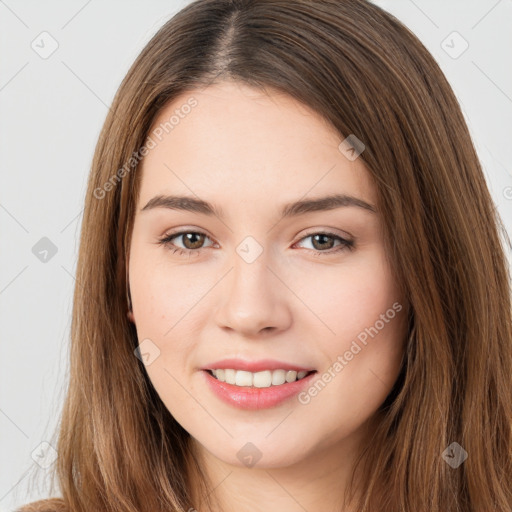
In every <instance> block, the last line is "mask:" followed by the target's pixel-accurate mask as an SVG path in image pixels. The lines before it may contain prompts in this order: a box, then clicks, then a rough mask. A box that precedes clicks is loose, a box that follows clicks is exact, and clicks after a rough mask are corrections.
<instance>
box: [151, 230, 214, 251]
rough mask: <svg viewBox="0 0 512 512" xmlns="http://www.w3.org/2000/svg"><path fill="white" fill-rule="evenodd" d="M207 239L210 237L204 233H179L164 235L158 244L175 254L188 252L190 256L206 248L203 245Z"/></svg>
mask: <svg viewBox="0 0 512 512" xmlns="http://www.w3.org/2000/svg"><path fill="white" fill-rule="evenodd" d="M180 239H181V242H180ZM207 239H208V240H210V237H209V236H207V235H206V234H205V233H201V232H198V231H180V232H179V233H172V234H170V235H166V236H165V237H164V238H162V239H160V240H159V242H158V243H159V244H162V245H164V246H166V247H168V248H169V249H171V250H173V251H175V252H176V251H178V252H180V253H187V252H189V254H192V253H193V252H199V251H200V250H201V249H203V248H205V247H208V246H205V245H204V243H205V240H207ZM210 245H212V244H210Z"/></svg>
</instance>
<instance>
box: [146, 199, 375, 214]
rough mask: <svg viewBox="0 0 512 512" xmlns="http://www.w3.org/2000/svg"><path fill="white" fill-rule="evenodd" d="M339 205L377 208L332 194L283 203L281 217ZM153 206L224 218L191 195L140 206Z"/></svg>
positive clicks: (158, 200) (370, 210) (360, 200)
mask: <svg viewBox="0 0 512 512" xmlns="http://www.w3.org/2000/svg"><path fill="white" fill-rule="evenodd" d="M341 207H356V208H361V209H363V210H366V211H368V212H371V213H376V212H377V209H376V208H375V206H373V205H372V204H369V203H367V202H366V201H363V200H362V199H359V198H357V197H354V196H350V195H346V194H334V195H329V196H325V197H319V198H315V199H304V200H300V201H296V202H293V203H288V204H285V205H284V206H283V208H282V210H281V218H286V217H296V216H299V215H303V214H305V213H311V212H318V211H325V210H334V209H335V208H341ZM154 208H168V209H170V210H183V211H189V212H196V213H202V214H204V215H211V216H213V215H214V216H216V217H219V218H221V219H222V218H224V214H223V211H222V209H221V208H218V207H216V206H215V205H213V204H211V203H209V202H208V201H204V200H202V199H198V198H195V197H191V196H168V195H158V196H155V197H153V198H152V199H150V200H149V201H148V203H147V204H146V206H144V207H143V208H141V210H140V211H141V212H143V211H148V210H152V209H154Z"/></svg>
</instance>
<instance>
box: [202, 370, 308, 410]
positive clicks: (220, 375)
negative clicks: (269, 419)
mask: <svg viewBox="0 0 512 512" xmlns="http://www.w3.org/2000/svg"><path fill="white" fill-rule="evenodd" d="M201 373H202V374H203V375H204V376H205V381H206V382H205V384H206V385H207V387H208V388H209V389H210V390H211V392H212V393H213V394H214V395H216V396H217V397H218V398H219V399H220V400H222V401H223V402H224V403H227V404H228V405H230V406H232V407H235V408H237V409H245V410H253V411H256V410H262V409H271V408H274V407H278V406H280V405H282V404H284V403H286V402H288V401H289V400H291V399H292V398H293V397H296V396H297V395H298V394H299V393H300V392H301V391H303V390H304V389H305V388H306V387H307V386H309V385H311V384H312V381H313V379H314V375H315V374H316V373H318V372H317V371H316V370H312V371H306V370H299V372H297V371H294V370H286V371H285V370H279V369H276V370H263V371H260V372H256V373H254V374H253V373H251V372H247V371H244V370H234V369H226V368H222V369H217V370H212V369H203V370H202V372H201ZM299 373H300V376H299ZM303 374H304V375H303ZM221 379H224V380H221ZM298 403H299V402H298V401H297V404H298Z"/></svg>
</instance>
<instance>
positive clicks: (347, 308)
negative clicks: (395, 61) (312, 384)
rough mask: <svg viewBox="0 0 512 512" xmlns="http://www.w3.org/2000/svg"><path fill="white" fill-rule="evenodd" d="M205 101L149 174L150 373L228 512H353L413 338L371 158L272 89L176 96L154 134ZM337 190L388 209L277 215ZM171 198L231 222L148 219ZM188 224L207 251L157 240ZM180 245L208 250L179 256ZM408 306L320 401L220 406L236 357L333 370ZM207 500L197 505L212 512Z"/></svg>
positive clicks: (137, 242) (134, 289) (139, 312)
mask: <svg viewBox="0 0 512 512" xmlns="http://www.w3.org/2000/svg"><path fill="white" fill-rule="evenodd" d="M191 96H193V97H194V98H195V99H196V100H197V102H198V104H197V106H195V107H194V108H193V109H192V110H191V111H190V113H189V114H188V115H186V116H183V118H181V119H180V121H179V124H177V125H176V126H175V127H174V129H173V130H172V131H169V133H168V134H167V135H165V136H164V137H162V140H161V141H158V144H157V145H156V147H154V148H153V149H151V150H150V151H149V153H148V154H147V155H146V156H145V158H144V160H143V164H142V183H141V189H140V194H139V198H138V202H137V212H136V216H135V221H134V226H133V232H132V239H131V244H130V258H129V285H130V293H131V298H132V305H133V310H132V311H133V313H130V314H129V318H130V320H131V321H132V322H134V323H135V325H136V329H137V334H138V338H139V342H142V341H143V340H145V339H147V338H149V339H150V340H151V343H153V344H154V345H156V346H157V347H158V349H159V350H160V354H159V356H158V357H157V358H156V359H155V360H154V361H153V362H152V363H151V364H149V365H148V366H146V370H147V372H148V375H149V378H150V379H151V381H152V383H153V385H154V387H155V389H156V390H157V392H158V393H159V395H160V397H161V399H162V401H163V402H164V404H165V405H166V407H167V408H168V409H169V411H170V412H171V413H172V415H173V416H174V417H175V418H176V420H177V421H178V422H179V423H180V424H181V425H182V426H183V427H184V428H185V429H186V430H187V431H188V432H189V433H190V434H191V436H192V438H193V440H194V450H195V451H196V452H197V454H198V456H199V457H200V458H201V460H202V468H203V470H204V471H205V472H206V474H207V475H208V476H209V477H210V478H211V481H212V483H213V485H214V486H216V488H215V490H214V491H213V493H212V494H211V496H210V498H212V497H213V498H216V499H218V500H219V503H221V504H222V510H224V511H227V512H231V511H233V512H234V511H235V510H237V511H238V510H248V509H249V508H250V509H251V510H254V511H259V510H261V511H263V510H265V511H266V510H280V511H282V512H288V511H294V512H295V511H298V510H303V508H304V509H306V510H326V511H328V510H329V511H331V510H341V508H340V503H341V502H342V494H343V491H344V489H345V486H346V482H347V479H348V477H349V475H350V470H351V468H352V465H353V462H354V457H355V454H356V452H357V449H358V448H359V447H360V446H361V445H362V443H364V442H365V435H368V433H369V432H371V428H372V425H373V423H372V422H373V421H374V419H375V417H376V416H375V412H376V411H377V409H378V407H379V406H380V405H381V404H382V402H383V401H384V399H385V397H386V396H387V395H388V393H389V392H390V390H391V388H392V386H393V384H394V382H395V381H396V378H397V376H398V372H399V367H400V360H401V357H402V354H403V350H404V340H405V335H406V322H405V318H406V315H405V311H406V307H405V306H406V305H405V303H404V302H403V300H404V299H403V297H402V295H401V293H400V290H399V286H398V283H397V282H396V281H395V279H394V277H393V275H392V272H391V266H390V262H389V260H388V257H387V254H386V253H385V250H384V239H383V237H384V235H383V229H382V219H381V217H380V214H379V212H378V205H377V204H376V189H375V186H374V184H373V182H372V180H371V177H370V174H369V173H368V171H367V170H366V168H365V166H364V163H363V162H362V159H361V158H357V159H356V160H354V161H350V160H349V159H347V158H346V156H345V155H344V154H343V153H342V152H341V151H340V150H339V149H338V145H339V144H340V142H341V141H342V140H343V137H340V135H339V134H337V133H336V131H335V130H334V129H333V128H332V127H331V126H330V125H329V124H328V123H327V122H326V121H325V120H324V119H323V118H321V117H320V116H319V115H318V114H317V113H315V112H314V111H312V110H310V109H309V108H307V107H306V106H304V105H302V104H300V103H298V102H297V101H296V100H295V99H293V98H291V97H289V96H287V95H284V94H282V93H278V92H276V91H273V90H270V91H269V92H268V94H265V93H263V92H261V91H257V90H256V89H252V88H249V87H247V86H245V85H241V84H238V83H235V82H227V81H226V82H221V83H217V84H215V85H210V86H208V87H207V88H205V89H203V90H200V91H197V90H196V91H192V92H190V93H186V94H183V95H182V96H180V97H179V98H176V99H175V100H174V101H173V102H172V103H170V104H169V105H167V106H166V107H165V108H164V109H163V110H162V111H161V112H160V114H159V116H158V118H157V119H156V121H155V123H154V127H156V126H158V124H159V123H160V122H163V121H165V120H168V119H169V117H170V116H171V115H172V114H173V112H174V111H175V109H176V108H180V106H182V105H184V104H185V103H186V102H187V100H188V99H189V98H190V97H191ZM155 140H156V139H155ZM335 192H336V193H345V194H348V195H351V196H355V197H357V198H359V199H362V200H364V201H366V202H367V203H370V204H372V205H374V206H375V208H376V209H377V212H375V213H373V212H370V211H367V210H365V209H363V208H358V207H353V206H349V207H339V208H336V209H331V210H325V211H317V212H309V213H305V214H302V215H300V216H297V217H293V218H285V219H282V220H280V219H279V212H280V210H281V207H282V205H283V204H285V203H288V202H292V201H297V200H300V199H311V198H317V197H322V196H326V195H329V194H333V193H335ZM159 194H180V195H181V194H183V195H189V196H192V197H196V198H197V197H198V198H201V199H204V200H207V201H209V202H211V203H213V204H215V205H216V206H217V207H218V208H221V209H222V211H223V213H224V215H225V217H224V218H223V219H222V220H221V219H220V218H218V217H216V216H208V215H205V214H203V213H197V212H188V211H179V210H171V209H166V208H155V209H150V210H146V211H141V209H142V208H143V207H144V206H145V205H146V204H147V203H148V201H149V200H150V199H151V198H153V197H154V196H156V195H159ZM182 229H183V230H188V231H187V232H192V233H194V232H196V233H197V232H198V231H199V232H202V233H205V234H206V237H205V238H204V239H203V243H202V245H201V237H199V238H196V239H192V240H191V241H188V243H187V239H186V237H184V236H177V237H175V238H174V239H173V240H172V242H171V243H169V244H168V245H167V246H164V245H161V244H158V241H159V240H160V239H162V238H163V237H164V236H165V235H167V234H170V233H172V232H176V231H181V230H182ZM325 230H327V231H328V232H334V233H335V234H336V235H337V236H340V237H341V238H344V239H351V240H353V241H354V248H353V250H349V249H347V248H344V249H343V250H340V251H337V252H334V251H336V249H339V248H340V244H341V242H340V240H339V239H337V238H336V237H327V239H324V240H323V241H322V240H320V242H319V243H317V244H315V243H314V237H313V236H311V235H314V234H318V233H322V231H325ZM247 236H252V237H254V238H255V239H256V240H257V242H258V243H259V244H260V245H261V247H262V248H263V252H262V253H261V255H260V256H259V257H258V258H256V260H255V261H253V262H252V263H250V264H249V263H247V262H246V261H245V260H244V259H243V258H242V257H241V256H240V255H239V254H238V253H237V251H236V248H237V246H238V245H239V244H240V243H241V242H242V240H244V239H245V237H247ZM198 240H199V241H198ZM172 243H174V245H175V246H176V247H180V248H189V250H190V251H191V253H192V251H196V253H193V254H191V255H180V254H178V253H173V252H172V249H171V246H172ZM194 244H195V245H194ZM322 244H323V245H322ZM191 247H192V248H191ZM194 247H199V249H195V248H194ZM327 253H330V254H327ZM394 303H399V304H400V305H402V306H403V308H402V310H401V311H400V312H399V313H396V316H394V318H393V319H392V320H390V321H389V322H387V323H385V326H384V328H382V329H381V330H379V332H378V334H377V335H375V336H374V337H373V338H370V337H369V338H368V343H367V345H362V344H361V343H359V345H361V347H362V350H361V351H359V352H358V353H357V355H355V356H354V357H353V358H352V360H350V361H348V362H347V364H346V366H344V367H343V370H342V371H338V372H337V373H336V372H334V373H335V377H334V378H332V379H331V381H330V382H329V383H328V384H327V385H326V386H325V387H323V389H321V391H320V392H319V393H318V394H317V395H316V396H314V397H312V398H311V400H310V401H309V403H307V404H304V403H300V402H299V401H298V399H297V397H293V398H292V399H289V400H287V401H285V402H284V403H282V404H280V405H278V406H276V407H273V408H270V409H266V410H259V411H247V410H241V409H238V408H236V407H234V406H230V405H228V404H226V403H224V402H222V401H220V400H219V398H218V397H217V396H215V395H214V394H213V393H212V392H211V391H210V389H209V387H208V386H207V385H206V382H205V377H204V374H203V373H202V371H201V370H200V368H201V367H203V366H205V365H207V363H210V362H213V361H216V360H219V359H223V358H225V357H240V358H244V359H248V360H256V359H266V358H271V359H279V360H284V361H288V362H290V363H294V364H298V365H301V366H306V367H313V368H315V369H317V370H318V375H322V374H323V373H324V372H326V371H327V370H328V368H329V367H331V368H332V365H333V363H334V362H335V361H336V360H337V358H338V356H340V355H342V356H343V354H344V353H345V352H346V351H347V350H349V349H350V347H351V343H352V342H353V341H354V340H356V339H357V336H358V335H359V334H360V333H361V332H363V331H364V330H365V328H369V327H371V326H375V324H376V321H377V320H379V318H381V316H380V315H382V314H385V313H386V311H387V310H389V309H390V308H392V305H393V304H394ZM247 442H251V443H253V444H254V445H255V446H256V447H257V448H258V450H259V451H260V452H261V454H262V456H261V458H260V460H259V461H258V462H257V463H256V465H254V466H253V467H247V466H245V465H244V464H243V463H242V462H241V461H240V460H239V458H238V457H237V453H238V452H239V450H240V449H241V448H242V447H244V445H246V443H247ZM221 483H222V484H221ZM220 484H221V485H220ZM193 492H194V496H195V497H196V500H197V501H196V502H195V503H194V505H195V507H196V509H198V510H201V511H203V510H206V508H204V506H203V508H200V502H199V501H200V499H201V498H200V496H199V491H198V490H197V489H194V490H193ZM344 510H348V508H345V509H344Z"/></svg>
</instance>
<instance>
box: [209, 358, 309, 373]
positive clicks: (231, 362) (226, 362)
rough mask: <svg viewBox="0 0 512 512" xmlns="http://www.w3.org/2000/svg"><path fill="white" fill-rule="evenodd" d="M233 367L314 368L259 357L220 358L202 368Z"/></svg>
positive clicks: (253, 369)
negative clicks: (251, 359) (257, 358)
mask: <svg viewBox="0 0 512 512" xmlns="http://www.w3.org/2000/svg"><path fill="white" fill-rule="evenodd" d="M226 368H229V369H233V370H245V371H246V372H252V373H255V372H261V371H263V370H295V371H297V372H300V371H307V372H311V371H315V369H314V368H311V367H305V366H300V365H297V364H293V363H285V362H284V361H277V360H276V359H259V360H257V361H246V360H244V359H236V358H229V359H221V360H220V361H215V362H212V363H209V364H207V365H206V366H204V367H203V368H201V369H202V370H218V369H226Z"/></svg>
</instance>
